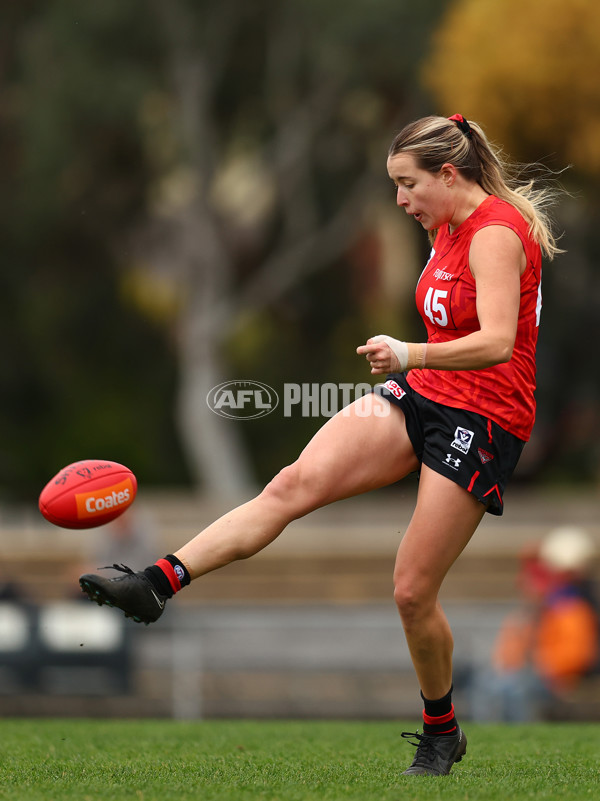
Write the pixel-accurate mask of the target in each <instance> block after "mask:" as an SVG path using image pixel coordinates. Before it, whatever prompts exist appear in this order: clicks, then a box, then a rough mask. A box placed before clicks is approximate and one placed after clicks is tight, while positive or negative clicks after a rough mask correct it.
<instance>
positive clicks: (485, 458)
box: [477, 448, 494, 464]
mask: <svg viewBox="0 0 600 801" xmlns="http://www.w3.org/2000/svg"><path fill="white" fill-rule="evenodd" d="M477 453H478V454H479V458H480V459H481V464H487V463H488V462H491V461H492V459H493V458H494V455H493V454H492V453H489V452H488V451H484V450H483V448H477Z"/></svg>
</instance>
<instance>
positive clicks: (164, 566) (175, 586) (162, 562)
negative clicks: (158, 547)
mask: <svg viewBox="0 0 600 801" xmlns="http://www.w3.org/2000/svg"><path fill="white" fill-rule="evenodd" d="M154 564H155V565H156V566H157V567H160V569H161V570H162V572H163V573H164V574H165V576H166V577H167V579H168V580H169V584H170V585H171V589H172V590H173V592H179V590H180V589H181V582H180V581H179V579H178V578H177V573H176V572H175V569H174V567H173V565H172V564H171V563H170V562H168V561H167V560H166V559H159V560H158V562H155V563H154Z"/></svg>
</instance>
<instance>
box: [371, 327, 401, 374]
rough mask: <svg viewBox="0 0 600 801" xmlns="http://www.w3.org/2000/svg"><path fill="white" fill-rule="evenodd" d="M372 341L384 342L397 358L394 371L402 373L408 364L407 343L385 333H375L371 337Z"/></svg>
mask: <svg viewBox="0 0 600 801" xmlns="http://www.w3.org/2000/svg"><path fill="white" fill-rule="evenodd" d="M371 341H372V342H386V343H387V344H388V345H389V347H390V350H391V351H392V353H393V354H394V356H395V357H396V359H397V360H398V367H397V368H396V370H394V372H399V373H402V372H404V370H406V368H407V366H408V345H407V344H406V342H401V341H400V340H399V339H394V338H393V337H388V336H387V334H377V336H376V337H371Z"/></svg>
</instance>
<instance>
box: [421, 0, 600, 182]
mask: <svg viewBox="0 0 600 801" xmlns="http://www.w3.org/2000/svg"><path fill="white" fill-rule="evenodd" d="M599 73H600V5H599V4H598V3H597V2H596V1H595V0H568V1H567V2H565V0H528V2H527V3H523V2H519V0H493V2H490V1H489V0H483V1H482V0H455V2H453V3H452V4H451V5H450V6H449V9H448V11H447V13H446V15H445V18H444V20H443V22H442V23H441V25H440V27H439V29H438V30H437V31H436V33H435V34H434V37H433V49H432V52H431V56H430V58H429V59H427V61H426V62H425V65H424V68H423V75H424V78H425V82H426V84H427V86H428V87H429V88H430V89H432V90H433V92H434V94H435V95H436V96H437V98H438V99H439V101H440V104H441V106H442V109H443V110H445V111H447V112H448V114H452V113H453V112H454V111H455V110H456V108H462V109H465V111H464V113H465V114H471V115H472V117H473V119H481V120H482V121H484V122H485V126H486V128H488V129H489V130H490V131H491V132H492V133H493V136H494V137H496V138H497V139H498V141H500V142H502V144H503V145H504V146H505V147H506V148H507V150H508V152H509V153H514V154H518V155H519V157H520V158H522V159H524V160H526V161H537V160H538V159H539V158H540V157H541V156H544V155H550V154H552V155H553V156H556V157H557V158H558V160H559V162H561V163H562V164H567V163H571V164H573V165H575V166H576V167H577V169H578V170H579V171H580V172H581V173H582V174H586V175H587V174H594V175H596V176H600V89H599V86H598V79H597V76H598V74H599Z"/></svg>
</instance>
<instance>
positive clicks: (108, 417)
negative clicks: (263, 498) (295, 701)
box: [0, 0, 600, 498]
mask: <svg viewBox="0 0 600 801" xmlns="http://www.w3.org/2000/svg"><path fill="white" fill-rule="evenodd" d="M599 8H600V7H599V6H597V4H595V3H594V1H593V0H569V2H564V0H563V2H561V3H558V2H557V0H532V2H531V3H529V4H522V3H521V4H517V3H516V0H496V2H487V1H486V2H483V0H454V1H452V0H421V2H419V3H409V2H408V0H371V2H369V3H365V2H364V0H345V2H344V3H342V2H341V1H340V0H328V2H326V3H323V2H322V0H254V2H252V3H247V2H246V0H221V2H219V3H216V4H215V3H212V2H209V0H170V2H169V3H164V2H161V0H131V2H129V3H120V2H117V0H105V1H104V2H103V3H101V4H82V3H76V2H75V1H74V0H45V1H44V2H41V0H22V1H21V2H20V3H11V2H7V0H4V2H2V3H1V4H0V14H1V20H2V24H1V25H0V81H1V88H2V103H1V104H0V122H1V124H0V141H1V145H2V146H1V147H0V160H1V168H2V178H3V180H2V185H1V190H0V203H1V204H2V214H1V216H0V227H1V234H2V243H3V265H2V269H1V270H0V276H1V277H0V281H1V292H0V304H1V312H0V326H1V328H2V341H3V343H4V348H3V350H4V357H3V369H2V372H1V377H0V381H1V382H2V388H1V389H2V391H1V392H0V420H1V422H2V437H1V439H0V485H1V486H2V493H3V496H4V497H6V498H22V497H29V496H30V495H32V494H33V495H34V494H35V493H36V492H37V491H38V490H39V488H40V486H41V485H43V484H44V483H45V482H46V481H47V480H48V478H49V477H50V476H51V475H52V474H53V473H55V472H56V471H57V470H58V469H59V468H60V467H61V466H63V465H64V464H67V463H68V462H70V461H74V460H75V459H79V458H85V457H97V456H102V457H105V458H109V459H114V460H117V461H122V462H124V463H126V464H128V465H129V466H130V467H132V469H134V471H135V472H136V473H137V475H138V478H139V480H140V482H141V483H143V484H145V485H161V486H165V485H191V486H194V487H198V488H201V489H203V490H209V491H213V492H216V491H223V492H225V491H231V492H233V491H240V490H243V489H245V488H248V487H249V486H251V485H254V484H261V483H263V482H264V481H266V480H268V479H269V478H270V477H271V476H272V474H273V473H274V472H276V471H277V470H278V469H279V468H280V467H281V466H283V464H285V463H286V462H287V461H290V460H291V459H293V458H294V457H295V455H296V454H297V453H298V451H299V450H300V449H301V448H302V447H303V445H304V444H305V442H306V441H307V439H308V437H309V436H310V435H311V434H312V433H313V432H314V431H315V430H316V429H317V428H318V427H319V426H320V425H321V424H322V422H323V421H322V420H320V419H315V418H303V417H301V416H300V414H297V415H294V416H292V417H289V418H285V417H284V416H283V414H282V413H280V410H277V411H276V412H274V413H273V414H271V415H269V416H267V417H265V418H262V419H261V420H256V421H253V422H251V423H250V422H244V423H242V422H239V421H225V420H223V419H222V418H219V417H217V416H216V415H214V414H213V413H212V412H211V411H210V410H209V409H208V407H207V405H206V402H205V398H206V394H207V392H208V390H209V389H210V388H211V387H213V386H215V385H216V384H218V383H220V382H221V381H225V380H231V379H241V378H244V379H249V380H256V381H263V382H265V383H267V384H269V385H270V386H271V387H273V388H275V389H276V391H278V392H281V390H282V387H283V385H284V383H285V382H298V383H303V382H306V383H313V382H334V383H344V382H345V383H349V382H352V383H358V382H364V381H370V375H369V374H368V372H367V370H366V367H365V364H364V362H363V360H362V359H359V358H358V357H357V356H356V355H355V348H356V346H357V345H358V344H360V343H362V342H363V341H364V340H365V339H366V338H367V337H368V336H370V335H373V334H375V333H378V332H381V331H386V332H388V333H390V334H392V335H395V336H397V337H400V338H409V339H411V338H412V339H415V338H420V337H421V336H422V331H423V329H422V324H421V322H420V320H419V319H418V318H417V315H416V312H415V309H414V297H413V295H414V285H415V282H416V279H417V277H418V275H419V272H420V270H421V266H422V263H423V260H424V258H425V257H426V254H427V250H428V247H427V241H426V236H425V235H424V234H423V232H422V231H421V230H420V229H418V230H417V228H418V226H414V225H411V224H410V221H408V220H407V219H406V218H405V216H404V215H402V214H401V213H400V212H398V210H397V209H396V208H395V204H394V193H393V189H392V186H391V184H390V183H389V179H388V178H387V175H386V171H385V158H386V151H387V146H388V144H389V141H391V138H392V137H393V135H394V133H395V132H396V131H397V130H398V129H399V128H400V127H401V126H402V125H403V124H405V123H406V122H407V121H409V120H410V119H413V118H415V117H418V116H421V115H423V114H428V113H443V114H450V113H453V112H456V111H461V112H462V113H464V114H465V115H466V116H467V117H471V118H473V119H476V120H477V121H478V122H480V123H481V124H482V125H483V126H484V128H485V129H486V131H487V132H488V134H489V135H490V138H491V139H492V140H494V141H497V142H502V143H503V144H504V145H505V146H506V149H507V151H508V152H509V153H510V154H511V155H512V156H513V157H515V158H516V159H519V160H523V161H531V160H542V161H543V162H544V163H545V164H547V165H548V166H550V167H552V168H553V169H557V170H558V169H561V168H563V167H564V166H566V165H567V164H571V165H572V168H571V169H570V170H569V171H568V172H567V173H565V174H564V175H563V176H562V181H563V183H564V184H565V185H566V186H567V188H568V189H569V190H570V191H571V197H570V198H568V199H565V201H564V203H563V204H562V206H561V209H560V211H559V225H560V227H561V228H562V229H564V230H565V235H564V237H563V239H562V244H563V246H564V247H565V248H566V249H567V251H568V253H567V254H566V255H564V256H562V257H560V258H559V259H558V261H557V262H555V263H554V264H553V265H551V266H549V267H548V268H547V270H546V272H545V276H544V292H545V294H544V301H545V303H544V314H543V326H542V330H541V336H540V350H539V391H538V404H539V416H538V425H537V427H536V431H535V435H534V438H533V440H532V442H531V443H530V445H529V446H528V448H527V449H526V450H525V454H524V457H523V462H522V465H521V466H520V468H519V474H518V476H517V480H519V481H523V482H524V481H536V482H555V481H563V482H581V481H585V482H587V483H594V482H597V480H598V477H599V475H598V474H599V464H600V439H599V437H598V433H597V432H598V427H599V424H600V380H599V379H600V375H599V371H600V368H599V367H598V359H597V358H596V356H595V354H594V351H593V343H595V342H597V341H598V339H599V330H598V329H599V323H598V320H599V317H600V316H599V312H600V280H599V278H598V269H597V266H596V265H597V259H596V256H597V251H598V250H599V249H600V238H599V228H598V225H597V223H596V220H597V211H598V209H597V206H598V181H599V171H600V136H598V135H597V133H598V132H599V130H600V88H599V86H598V83H597V78H596V76H597V74H598V66H599V65H598V62H599V61H600V33H599V31H600V25H599V24H598V22H600V19H598V17H599V16H600V11H599V10H598V9H599ZM573 42H575V43H576V45H575V46H573V45H572V43H573Z"/></svg>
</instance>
